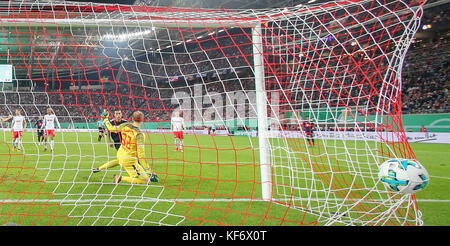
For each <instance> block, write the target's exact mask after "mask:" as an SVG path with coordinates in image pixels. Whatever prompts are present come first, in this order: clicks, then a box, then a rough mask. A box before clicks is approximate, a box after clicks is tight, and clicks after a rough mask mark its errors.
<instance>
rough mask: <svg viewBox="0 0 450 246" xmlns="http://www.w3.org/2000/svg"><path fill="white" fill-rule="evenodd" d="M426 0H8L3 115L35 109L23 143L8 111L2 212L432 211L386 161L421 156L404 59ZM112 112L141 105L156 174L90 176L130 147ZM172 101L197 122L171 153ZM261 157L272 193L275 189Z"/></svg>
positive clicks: (241, 218) (272, 214) (308, 218)
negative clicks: (206, 4)
mask: <svg viewBox="0 0 450 246" xmlns="http://www.w3.org/2000/svg"><path fill="white" fill-rule="evenodd" d="M423 4H424V1H415V0H412V1H400V0H395V1H374V0H363V1H357V0H354V1H340V2H329V3H327V4H323V5H318V4H317V5H308V6H306V5H305V6H296V7H289V8H284V9H265V10H212V9H181V8H157V7H147V6H121V5H105V4H94V3H67V2H58V1H51V2H49V1H43V0H42V1H25V0H22V1H17V2H11V1H10V2H8V3H4V2H2V3H0V7H1V18H0V23H1V28H2V29H1V32H0V34H1V37H0V40H1V44H0V59H1V64H4V65H12V68H13V73H12V76H13V78H14V80H13V81H14V83H7V82H3V83H2V91H1V94H0V100H1V103H0V107H1V112H2V114H3V115H4V116H5V115H12V114H14V111H15V110H16V109H20V111H21V113H22V114H23V115H24V116H25V118H26V120H27V122H28V128H27V129H26V130H25V132H24V137H23V142H24V144H23V149H22V150H21V152H16V151H13V145H12V142H11V136H10V134H11V133H10V129H9V125H7V123H2V124H3V130H4V131H3V134H2V135H3V136H2V139H1V144H2V145H3V148H1V149H2V150H1V159H2V162H1V163H0V174H1V179H0V182H1V184H2V185H1V188H0V189H1V191H0V207H1V210H0V223H2V224H6V223H18V224H24V225H331V224H337V225H340V224H347V225H419V224H422V219H421V216H420V210H419V209H418V207H417V204H416V200H415V197H414V196H410V195H401V194H393V193H390V192H388V191H387V190H385V188H384V187H383V186H382V185H381V184H379V181H378V178H377V172H378V165H379V164H380V163H382V162H383V161H384V160H386V159H387V158H392V157H407V158H414V153H413V152H412V151H411V149H410V148H409V145H408V143H407V141H406V138H405V136H404V133H403V127H402V124H401V122H402V121H401V100H400V93H401V70H402V62H403V59H404V56H405V54H406V51H407V49H408V47H409V45H410V42H411V41H412V38H413V36H414V34H415V32H416V30H417V28H418V24H419V21H420V17H421V15H422V5H423ZM255 37H258V38H259V39H260V41H261V42H260V43H258V44H256V43H255ZM257 59H262V61H263V64H264V65H263V66H262V70H261V69H260V70H257V69H256V68H257V65H255V64H257V63H256V60H257ZM2 66H3V65H2ZM261 71H262V74H260V72H261ZM261 77H262V78H263V79H262V83H263V84H262V85H263V86H262V88H263V91H262V94H261V91H258V90H257V86H256V85H255V84H257V83H259V82H261V79H260V78H261ZM261 95H262V98H263V100H262V101H261V100H259V101H258V98H259V99H261ZM261 102H263V104H264V106H265V107H267V112H265V113H267V118H266V119H265V120H266V123H267V125H268V129H266V130H264V131H262V130H261V129H259V131H258V127H259V128H260V127H261V125H260V124H261V120H262V119H261V118H258V115H259V116H261V114H260V113H261V112H259V113H258V107H257V106H258V105H259V106H261ZM48 107H50V108H52V109H53V111H54V112H55V115H56V116H57V117H58V119H59V122H61V129H57V131H56V136H55V140H54V142H55V148H54V151H51V152H49V151H46V152H44V151H43V145H42V143H40V142H39V141H38V138H37V135H36V127H35V125H34V123H35V122H36V121H37V120H38V119H39V117H40V116H43V115H45V114H46V110H47V108H48ZM104 110H106V112H108V113H109V115H110V116H111V117H112V116H113V115H114V113H115V112H116V111H120V112H122V113H123V117H124V118H125V119H127V120H129V121H130V120H131V119H130V118H129V117H130V116H131V113H132V112H134V111H137V110H139V111H141V112H143V113H144V116H145V124H144V126H143V128H142V131H143V132H144V133H145V135H146V143H145V148H146V154H147V155H146V156H147V162H148V163H150V166H151V168H152V169H153V170H154V172H155V173H157V174H158V176H159V178H160V179H159V182H157V183H150V184H148V185H131V184H125V183H120V184H119V185H115V184H113V179H112V176H113V175H118V174H120V175H127V174H126V173H125V171H124V170H123V169H122V168H120V166H116V167H111V168H107V169H105V170H102V171H101V172H99V173H93V172H92V169H93V168H97V167H99V166H101V165H102V164H104V163H107V162H109V161H112V160H115V158H116V153H117V151H116V149H115V148H113V147H114V146H113V145H111V144H110V140H108V139H109V137H108V136H106V132H105V133H104V134H105V135H104V136H103V137H102V138H100V137H99V134H100V131H99V127H98V125H97V122H98V121H101V120H102V118H103V117H102V113H103V111H104ZM174 112H181V115H182V117H183V118H184V120H185V122H186V125H187V127H188V130H186V132H185V136H184V141H183V144H184V152H179V151H174V148H175V142H174V136H173V134H172V131H171V130H170V128H171V119H172V117H173V113H174ZM311 129H313V131H312V130H311ZM261 139H264V140H268V142H269V145H268V146H269V148H268V149H263V150H261V149H260V147H261V146H260V143H261V142H260V141H259V140H261ZM260 150H261V151H260ZM261 152H265V153H263V154H265V155H266V156H268V160H269V161H270V168H269V169H270V173H271V176H270V184H271V186H270V187H271V190H270V191H267V190H263V189H262V188H261V187H262V185H263V183H264V182H262V181H261V180H262V179H261V175H262V174H261V165H260V160H261V158H262V156H261ZM265 192H269V193H270V195H271V196H270V199H263V197H264V193H265Z"/></svg>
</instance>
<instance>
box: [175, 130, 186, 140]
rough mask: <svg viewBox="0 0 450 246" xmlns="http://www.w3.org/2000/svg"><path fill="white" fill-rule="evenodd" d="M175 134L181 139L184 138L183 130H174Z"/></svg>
mask: <svg viewBox="0 0 450 246" xmlns="http://www.w3.org/2000/svg"><path fill="white" fill-rule="evenodd" d="M173 135H174V136H175V138H179V139H183V138H184V136H183V132H173Z"/></svg>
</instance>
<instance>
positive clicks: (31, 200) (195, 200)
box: [0, 198, 450, 204]
mask: <svg viewBox="0 0 450 246" xmlns="http://www.w3.org/2000/svg"><path fill="white" fill-rule="evenodd" d="M286 200H287V201H289V200H290V199H286ZM295 200H297V201H298V200H302V201H313V200H308V199H295ZM321 200H322V201H325V199H321ZM342 200H343V199H327V201H342ZM280 201H282V200H272V202H280ZM314 201H316V200H314ZM385 201H388V200H385ZM417 201H418V202H437V203H450V200H437V199H418V200H417ZM106 202H269V201H266V200H262V199H246V198H239V199H202V198H193V199H186V198H184V199H158V198H143V199H136V198H133V199H129V198H124V199H49V200H46V199H23V200H22V199H8V200H0V203H62V204H64V203H73V204H79V203H106Z"/></svg>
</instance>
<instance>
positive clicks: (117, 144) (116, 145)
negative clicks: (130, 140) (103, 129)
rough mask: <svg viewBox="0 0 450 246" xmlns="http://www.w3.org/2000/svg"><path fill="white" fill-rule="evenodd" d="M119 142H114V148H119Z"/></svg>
mask: <svg viewBox="0 0 450 246" xmlns="http://www.w3.org/2000/svg"><path fill="white" fill-rule="evenodd" d="M120 145H121V143H114V148H116V150H117V151H118V150H119V149H120Z"/></svg>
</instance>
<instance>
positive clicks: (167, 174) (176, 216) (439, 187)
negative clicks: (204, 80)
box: [0, 132, 450, 226]
mask: <svg viewBox="0 0 450 246" xmlns="http://www.w3.org/2000/svg"><path fill="white" fill-rule="evenodd" d="M0 134H1V135H0V145H1V146H2V147H1V148H0V224H7V223H17V224H21V225H55V226H57V225H299V223H298V221H299V218H302V219H300V220H301V221H302V223H303V224H308V223H309V221H313V219H312V218H308V217H305V215H304V213H302V212H298V211H297V210H293V209H289V208H287V207H285V206H281V205H277V204H274V203H271V204H268V203H267V202H261V201H258V199H260V198H261V188H260V183H259V182H260V180H259V179H260V176H259V175H260V173H259V172H260V170H259V167H258V165H257V163H258V161H257V160H258V156H257V155H258V150H257V145H258V141H257V139H255V138H248V137H220V136H215V137H211V136H195V135H188V136H186V139H185V145H186V148H185V152H184V153H181V152H174V150H173V148H174V146H173V137H172V135H171V134H147V143H148V145H147V156H148V157H149V163H150V164H151V165H152V167H153V169H154V170H155V171H156V172H157V173H158V175H159V177H160V182H158V183H156V184H152V185H150V186H132V185H127V184H120V185H118V186H115V185H114V184H113V183H112V176H113V175H114V174H123V175H126V174H125V173H123V170H122V169H121V168H120V167H115V168H112V169H109V170H107V171H102V172H100V173H96V174H92V172H91V169H92V168H94V167H98V166H100V165H101V164H103V163H105V162H107V161H108V160H112V159H113V158H114V156H115V153H116V151H115V149H114V148H110V147H108V146H107V145H106V144H105V142H104V140H102V141H101V142H97V136H98V133H96V132H94V133H64V134H62V133H57V136H56V137H55V151H54V152H53V153H51V152H43V146H40V145H37V144H36V142H35V141H36V140H37V138H36V136H35V134H32V133H29V132H27V133H25V134H24V142H25V144H24V147H25V153H23V152H20V153H18V152H12V150H11V148H12V145H11V143H10V142H11V133H10V132H1V133H0ZM411 146H412V148H413V150H414V152H415V153H416V156H417V157H418V159H419V160H420V161H421V162H422V163H423V164H424V165H425V167H426V168H427V170H428V172H429V173H430V176H431V182H430V185H429V186H428V187H427V188H426V189H425V190H424V191H422V192H420V193H418V194H417V199H418V204H419V208H420V209H421V211H422V213H423V220H424V223H425V225H429V226H432V225H449V224H450V219H449V218H447V216H442V215H443V214H449V213H450V208H449V206H448V203H449V202H450V193H448V192H446V190H445V189H446V187H449V182H450V166H449V164H450V163H449V160H450V152H449V151H448V145H445V144H426V143H412V144H411ZM174 200H176V202H174ZM111 218H114V219H111Z"/></svg>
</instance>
